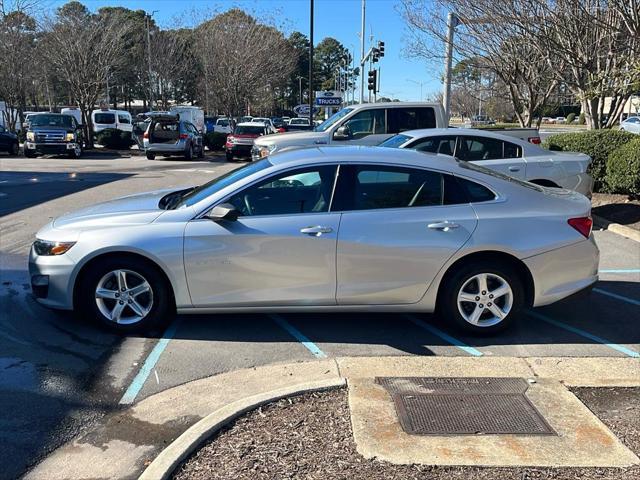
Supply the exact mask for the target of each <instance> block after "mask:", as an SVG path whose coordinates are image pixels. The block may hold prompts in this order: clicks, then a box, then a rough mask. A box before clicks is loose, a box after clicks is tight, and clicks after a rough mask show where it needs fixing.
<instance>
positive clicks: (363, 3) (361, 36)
mask: <svg viewBox="0 0 640 480" xmlns="http://www.w3.org/2000/svg"><path fill="white" fill-rule="evenodd" d="M365 10H366V7H365V0H362V25H361V27H360V59H361V60H360V103H364V64H365V58H364V28H365V27H364V25H365V23H364V20H365Z"/></svg>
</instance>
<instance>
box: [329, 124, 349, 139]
mask: <svg viewBox="0 0 640 480" xmlns="http://www.w3.org/2000/svg"><path fill="white" fill-rule="evenodd" d="M350 138H351V129H350V128H349V126H348V125H342V126H341V127H338V129H337V130H336V132H335V133H334V134H333V139H334V140H349V139H350Z"/></svg>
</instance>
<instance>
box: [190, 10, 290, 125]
mask: <svg viewBox="0 0 640 480" xmlns="http://www.w3.org/2000/svg"><path fill="white" fill-rule="evenodd" d="M196 36H197V38H198V52H199V56H200V62H201V65H202V69H203V74H204V75H203V81H204V82H206V84H207V87H208V91H209V92H211V93H209V97H210V98H209V103H211V104H213V105H215V106H216V107H217V108H218V109H219V110H220V111H221V112H223V113H225V114H227V115H237V114H240V113H241V112H243V111H244V110H245V109H246V107H247V104H249V103H250V102H255V103H256V104H262V105H264V104H265V103H269V102H272V99H273V95H274V91H275V89H277V88H279V87H281V86H284V85H285V84H286V82H287V80H288V78H289V77H290V75H291V73H292V72H293V70H294V68H295V62H296V58H295V55H293V52H292V49H291V46H290V44H289V43H288V42H287V41H286V39H285V38H284V36H283V35H282V33H281V32H280V31H278V30H277V29H276V28H274V27H272V26H269V25H265V24H261V23H258V22H257V21H256V20H255V19H254V18H253V17H251V16H250V15H248V14H246V13H245V12H243V11H242V10H239V9H232V10H229V11H227V12H225V13H223V14H220V15H217V16H215V17H214V18H213V19H211V20H209V21H206V22H204V23H202V24H201V25H200V26H198V27H197V29H196Z"/></svg>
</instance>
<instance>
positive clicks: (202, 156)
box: [198, 145, 204, 158]
mask: <svg viewBox="0 0 640 480" xmlns="http://www.w3.org/2000/svg"><path fill="white" fill-rule="evenodd" d="M198 158H204V145H201V146H200V150H198Z"/></svg>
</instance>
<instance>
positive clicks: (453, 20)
mask: <svg viewBox="0 0 640 480" xmlns="http://www.w3.org/2000/svg"><path fill="white" fill-rule="evenodd" d="M459 24H460V20H459V19H458V17H457V16H456V14H455V13H453V12H449V15H448V16H447V45H446V50H445V70H444V92H443V95H442V104H443V107H444V117H445V122H446V124H447V125H448V124H449V115H450V113H451V112H450V103H451V64H452V63H453V33H454V31H455V29H456V27H457V26H458V25H459Z"/></svg>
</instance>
